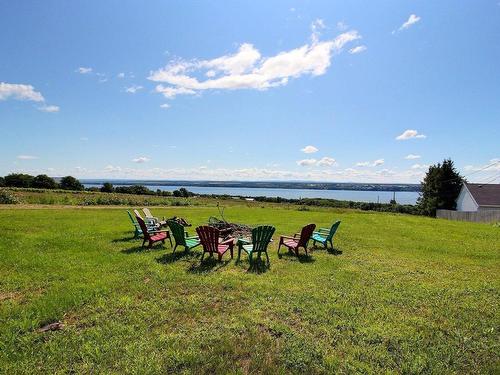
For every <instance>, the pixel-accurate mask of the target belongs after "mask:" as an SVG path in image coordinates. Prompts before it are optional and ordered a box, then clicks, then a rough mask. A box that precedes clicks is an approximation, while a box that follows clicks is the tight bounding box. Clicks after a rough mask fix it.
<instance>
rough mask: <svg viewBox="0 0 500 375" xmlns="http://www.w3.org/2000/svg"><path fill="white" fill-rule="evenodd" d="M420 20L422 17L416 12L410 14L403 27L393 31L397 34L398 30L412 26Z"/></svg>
mask: <svg viewBox="0 0 500 375" xmlns="http://www.w3.org/2000/svg"><path fill="white" fill-rule="evenodd" d="M419 21H420V17H419V16H417V15H415V14H410V17H408V20H407V21H406V22H405V23H403V24H402V25H401V27H400V28H399V29H398V30H394V31H393V32H392V33H393V34H395V33H396V32H397V31H402V30H406V29H408V28H410V27H411V26H413V25H415V24H416V23H417V22H419Z"/></svg>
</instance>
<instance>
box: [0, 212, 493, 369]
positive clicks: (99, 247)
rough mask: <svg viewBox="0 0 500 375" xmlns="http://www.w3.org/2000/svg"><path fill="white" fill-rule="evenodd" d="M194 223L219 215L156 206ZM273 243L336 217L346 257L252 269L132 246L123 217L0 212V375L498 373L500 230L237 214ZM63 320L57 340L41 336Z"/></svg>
mask: <svg viewBox="0 0 500 375" xmlns="http://www.w3.org/2000/svg"><path fill="white" fill-rule="evenodd" d="M152 211H153V213H155V214H157V215H158V216H169V217H170V216H173V215H178V216H182V217H185V218H187V219H188V220H189V221H191V222H192V223H193V229H192V230H191V231H192V232H193V231H194V227H195V226H196V225H199V224H202V223H206V221H207V219H208V217H209V216H212V215H217V210H216V209H215V208H214V207H213V206H212V207H203V206H190V207H168V208H156V209H152ZM225 216H226V218H227V219H228V220H230V221H234V222H240V223H246V224H249V225H255V224H261V223H268V224H272V225H275V226H276V227H277V231H276V236H275V238H276V239H277V238H278V235H279V234H290V233H294V232H296V231H297V230H298V229H299V228H300V227H301V226H302V225H304V224H307V223H309V222H314V223H316V224H317V225H319V226H327V225H329V224H331V223H332V221H334V220H337V219H340V220H342V224H341V226H340V229H339V232H338V234H337V237H336V240H335V241H336V242H335V247H336V249H337V250H338V253H329V252H327V251H324V250H319V249H318V250H315V251H314V252H313V253H312V256H311V257H309V258H306V257H301V258H295V257H293V256H283V258H281V259H278V257H277V254H276V245H277V241H275V242H274V244H273V245H272V250H271V254H270V255H271V267H270V269H268V270H266V269H264V268H259V270H260V271H259V272H250V271H248V268H249V264H248V261H247V259H246V258H243V261H242V262H241V263H239V264H236V262H235V261H234V260H232V261H231V260H230V258H229V257H228V256H225V258H224V259H225V261H224V262H223V263H217V262H214V261H212V260H211V259H208V260H207V261H206V262H203V263H200V258H201V252H200V251H199V250H194V251H193V252H192V253H190V254H183V253H182V252H180V253H179V254H177V253H176V255H175V256H173V255H172V250H171V248H170V245H166V246H165V247H162V246H158V247H155V248H154V249H152V250H143V249H141V248H140V242H141V241H139V240H132V239H131V233H132V231H131V229H132V228H131V225H130V222H129V221H128V217H127V216H126V213H125V210H124V208H112V207H107V208H74V207H73V208H62V207H48V208H47V207H45V208H29V207H17V208H14V207H3V208H2V207H0V373H6V374H16V373H36V372H38V373H68V372H76V373H116V374H123V373H135V374H143V373H176V374H177V373H272V374H274V373H283V374H285V373H308V374H311V373H332V372H337V373H381V372H384V373H415V374H416V373H435V374H443V373H457V374H463V373H498V372H499V371H500V365H499V363H500V361H499V360H500V355H499V345H498V343H499V342H500V334H499V333H500V331H499V330H500V312H499V292H500V277H499V274H500V261H499V260H500V256H499V255H500V228H498V227H493V226H491V225H485V224H473V223H461V222H451V221H442V220H436V219H430V218H423V217H417V216H404V215H392V214H381V213H373V212H361V211H349V210H345V211H342V210H326V209H323V210H321V209H317V210H313V209H311V210H309V211H299V210H297V208H296V207H295V208H294V209H290V208H287V207H285V206H268V205H261V204H255V205H253V206H252V205H241V206H238V205H236V204H234V205H231V206H229V207H227V209H226V213H225ZM56 321H60V322H62V323H63V324H64V327H63V329H61V330H58V331H48V332H39V328H40V327H42V326H44V325H45V324H47V323H52V322H56Z"/></svg>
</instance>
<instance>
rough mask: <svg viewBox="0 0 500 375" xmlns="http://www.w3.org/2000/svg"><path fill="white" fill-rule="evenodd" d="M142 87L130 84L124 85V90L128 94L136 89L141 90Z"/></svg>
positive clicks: (133, 92)
mask: <svg viewBox="0 0 500 375" xmlns="http://www.w3.org/2000/svg"><path fill="white" fill-rule="evenodd" d="M142 89H143V87H142V86H139V85H132V86H130V87H125V92H127V93H129V94H135V93H136V92H137V91H139V90H142Z"/></svg>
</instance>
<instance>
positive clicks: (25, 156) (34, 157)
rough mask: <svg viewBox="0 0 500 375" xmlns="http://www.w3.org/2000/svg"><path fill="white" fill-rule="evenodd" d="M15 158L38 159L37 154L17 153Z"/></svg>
mask: <svg viewBox="0 0 500 375" xmlns="http://www.w3.org/2000/svg"><path fill="white" fill-rule="evenodd" d="M17 158H18V159H19V160H34V159H38V156H33V155H17Z"/></svg>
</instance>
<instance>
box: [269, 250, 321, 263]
mask: <svg viewBox="0 0 500 375" xmlns="http://www.w3.org/2000/svg"><path fill="white" fill-rule="evenodd" d="M278 257H279V258H280V259H285V260H290V261H299V262H300V263H314V262H315V261H316V259H314V258H313V257H312V256H311V254H307V255H306V254H304V253H299V256H296V255H295V254H294V253H293V252H287V253H280V254H279V255H278Z"/></svg>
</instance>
